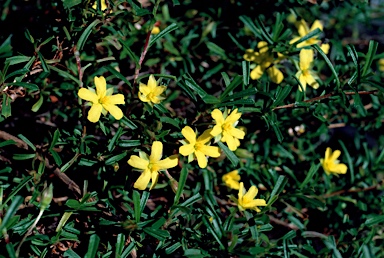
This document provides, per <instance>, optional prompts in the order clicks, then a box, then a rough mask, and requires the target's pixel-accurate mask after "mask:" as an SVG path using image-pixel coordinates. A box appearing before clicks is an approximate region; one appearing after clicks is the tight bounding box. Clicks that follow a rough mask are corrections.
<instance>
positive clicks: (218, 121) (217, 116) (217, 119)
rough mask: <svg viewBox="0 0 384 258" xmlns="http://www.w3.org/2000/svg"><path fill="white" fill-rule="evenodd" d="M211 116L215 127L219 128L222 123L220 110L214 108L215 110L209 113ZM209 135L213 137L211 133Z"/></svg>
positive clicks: (222, 118)
mask: <svg viewBox="0 0 384 258" xmlns="http://www.w3.org/2000/svg"><path fill="white" fill-rule="evenodd" d="M211 116H212V118H213V119H214V120H215V122H216V124H217V125H219V126H221V125H222V124H223V123H224V117H223V113H222V112H221V111H220V109H217V108H216V109H215V110H213V111H212V112H211ZM211 135H213V133H212V132H211Z"/></svg>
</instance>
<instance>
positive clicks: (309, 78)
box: [305, 72, 320, 89]
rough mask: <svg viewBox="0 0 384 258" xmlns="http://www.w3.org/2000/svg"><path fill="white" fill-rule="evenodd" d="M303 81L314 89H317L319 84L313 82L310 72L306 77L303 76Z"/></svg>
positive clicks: (313, 78)
mask: <svg viewBox="0 0 384 258" xmlns="http://www.w3.org/2000/svg"><path fill="white" fill-rule="evenodd" d="M305 79H306V81H307V83H308V85H309V86H311V87H312V88H314V89H317V88H319V86H320V85H319V83H318V82H317V81H316V80H315V77H314V76H313V73H312V72H309V74H308V75H307V76H305Z"/></svg>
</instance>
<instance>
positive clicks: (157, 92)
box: [152, 86, 167, 96]
mask: <svg viewBox="0 0 384 258" xmlns="http://www.w3.org/2000/svg"><path fill="white" fill-rule="evenodd" d="M166 89H167V87H166V86H158V87H156V88H155V89H154V90H153V91H152V92H153V94H154V95H155V96H159V95H161V94H162V93H163V92H164V91H165V90H166Z"/></svg>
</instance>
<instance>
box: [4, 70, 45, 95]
mask: <svg viewBox="0 0 384 258" xmlns="http://www.w3.org/2000/svg"><path fill="white" fill-rule="evenodd" d="M22 70H23V71H27V72H28V71H29V70H28V69H24V68H23V69H22ZM20 71H21V70H20ZM27 72H25V73H24V74H26V73H27ZM5 85H6V86H21V87H24V88H27V89H30V90H33V91H37V90H39V86H37V85H36V84H33V83H29V82H9V83H5Z"/></svg>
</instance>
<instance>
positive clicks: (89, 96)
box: [77, 88, 99, 103]
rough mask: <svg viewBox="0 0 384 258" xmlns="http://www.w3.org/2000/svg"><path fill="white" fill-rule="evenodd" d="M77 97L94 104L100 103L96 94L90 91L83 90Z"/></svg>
mask: <svg viewBox="0 0 384 258" xmlns="http://www.w3.org/2000/svg"><path fill="white" fill-rule="evenodd" d="M77 95H78V96H79V98H81V99H84V100H87V101H91V102H92V103H99V97H97V95H96V93H94V92H92V91H90V90H88V89H85V88H81V89H80V90H79V92H78V93H77Z"/></svg>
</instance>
